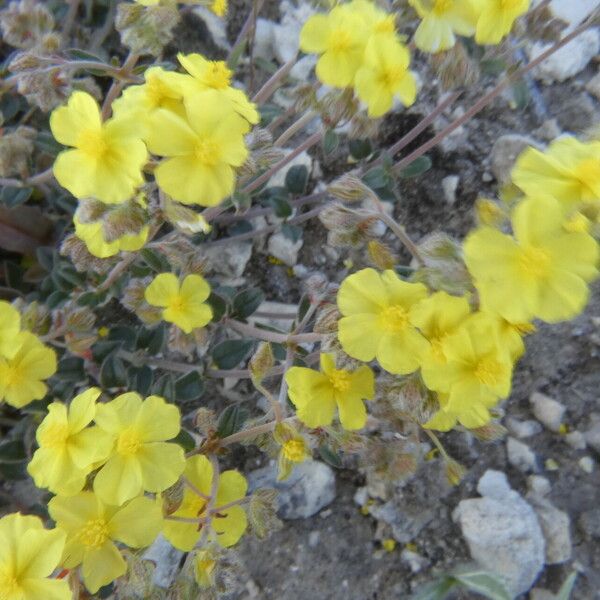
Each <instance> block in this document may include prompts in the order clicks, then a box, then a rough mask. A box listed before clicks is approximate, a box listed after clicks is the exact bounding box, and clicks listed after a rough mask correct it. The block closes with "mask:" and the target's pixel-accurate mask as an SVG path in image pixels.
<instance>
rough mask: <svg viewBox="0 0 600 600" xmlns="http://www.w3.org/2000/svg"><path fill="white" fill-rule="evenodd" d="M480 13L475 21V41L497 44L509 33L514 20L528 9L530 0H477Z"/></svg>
mask: <svg viewBox="0 0 600 600" xmlns="http://www.w3.org/2000/svg"><path fill="white" fill-rule="evenodd" d="M477 2H479V6H480V10H481V15H480V17H479V20H478V21H477V31H476V32H475V41H476V42H477V43H478V44H499V43H500V41H501V40H502V38H503V37H505V36H507V35H508V34H509V33H510V30H511V29H512V27H513V24H514V22H515V21H516V20H517V19H518V18H519V17H520V16H521V15H524V14H525V13H526V12H527V11H528V10H529V5H530V4H531V0H477Z"/></svg>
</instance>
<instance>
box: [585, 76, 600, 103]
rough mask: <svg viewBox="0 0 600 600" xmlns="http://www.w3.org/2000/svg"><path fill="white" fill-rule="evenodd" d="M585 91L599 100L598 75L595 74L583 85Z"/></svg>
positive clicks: (599, 82) (599, 77) (599, 85)
mask: <svg viewBox="0 0 600 600" xmlns="http://www.w3.org/2000/svg"><path fill="white" fill-rule="evenodd" d="M585 89H586V90H587V91H588V92H589V93H590V94H592V96H595V97H596V98H597V99H598V100H600V73H596V75H594V76H593V77H592V78H591V79H590V80H589V81H588V82H587V83H586V85H585Z"/></svg>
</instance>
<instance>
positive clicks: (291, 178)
mask: <svg viewBox="0 0 600 600" xmlns="http://www.w3.org/2000/svg"><path fill="white" fill-rule="evenodd" d="M307 185H308V169H307V168H306V165H294V166H293V167H290V168H289V169H288V172H287V173H286V174H285V187H286V188H287V189H288V190H289V191H290V193H291V194H296V195H301V194H304V192H305V191H306V186H307Z"/></svg>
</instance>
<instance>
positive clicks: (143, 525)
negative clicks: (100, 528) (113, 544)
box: [108, 496, 163, 548]
mask: <svg viewBox="0 0 600 600" xmlns="http://www.w3.org/2000/svg"><path fill="white" fill-rule="evenodd" d="M162 523H163V519H162V512H161V509H160V506H159V504H158V503H157V502H155V501H154V500H151V499H150V498H146V497H144V496H142V497H140V498H134V499H133V500H131V502H128V503H127V504H126V505H125V506H123V507H122V508H120V509H119V510H118V511H117V512H116V513H115V514H114V515H113V517H112V518H111V519H110V521H109V522H108V528H109V531H110V536H111V538H113V539H116V540H119V541H120V542H123V543H124V544H127V545H128V546H129V547H131V548H143V547H144V546H149V545H150V544H151V543H152V542H153V541H154V540H155V538H156V536H157V535H158V534H159V533H160V530H161V528H162Z"/></svg>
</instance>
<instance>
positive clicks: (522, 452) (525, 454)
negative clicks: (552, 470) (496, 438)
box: [506, 437, 538, 473]
mask: <svg viewBox="0 0 600 600" xmlns="http://www.w3.org/2000/svg"><path fill="white" fill-rule="evenodd" d="M506 453H507V456H508V462H509V463H510V464H511V465H512V466H513V467H516V468H517V469H519V471H522V472H523V473H528V472H530V471H535V470H537V467H538V462H537V457H536V455H535V452H534V451H533V450H532V449H531V448H530V447H529V446H528V445H527V444H524V443H523V442H520V441H519V440H517V439H515V438H513V437H509V438H508V439H507V440H506Z"/></svg>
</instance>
